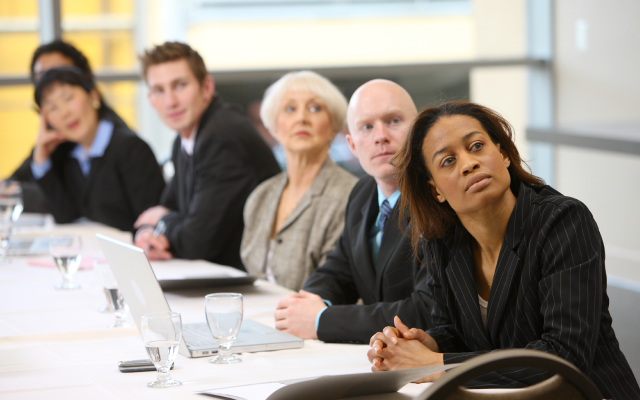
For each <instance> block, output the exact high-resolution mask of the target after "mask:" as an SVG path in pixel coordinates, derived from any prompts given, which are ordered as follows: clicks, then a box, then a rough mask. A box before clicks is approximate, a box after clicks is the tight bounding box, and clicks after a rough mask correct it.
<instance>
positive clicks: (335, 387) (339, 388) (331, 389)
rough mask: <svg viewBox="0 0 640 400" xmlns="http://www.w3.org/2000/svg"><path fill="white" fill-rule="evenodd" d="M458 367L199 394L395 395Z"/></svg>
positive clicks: (258, 397)
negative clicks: (424, 379)
mask: <svg viewBox="0 0 640 400" xmlns="http://www.w3.org/2000/svg"><path fill="white" fill-rule="evenodd" d="M458 365H460V364H448V365H439V366H435V367H423V368H412V369H403V370H400V371H388V372H369V373H364V374H348V375H330V376H321V377H318V378H310V379H308V380H307V379H305V380H303V381H300V380H298V381H295V382H296V383H290V384H287V382H286V381H282V382H270V383H262V384H256V385H247V386H237V387H231V388H224V389H214V390H209V391H206V392H200V393H199V394H202V395H205V396H211V397H215V398H218V399H229V400H298V399H307V400H332V399H343V398H348V397H355V396H365V395H370V394H380V393H391V392H396V391H398V390H399V389H400V388H402V387H403V386H404V385H406V384H408V383H410V382H413V381H415V380H417V379H420V378H423V377H425V376H429V375H431V374H435V373H437V372H441V371H446V370H448V369H451V368H454V367H457V366H458Z"/></svg>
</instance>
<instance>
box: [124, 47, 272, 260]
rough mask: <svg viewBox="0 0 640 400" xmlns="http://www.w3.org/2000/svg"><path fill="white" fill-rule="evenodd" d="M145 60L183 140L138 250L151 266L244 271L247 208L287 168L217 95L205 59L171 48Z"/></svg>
mask: <svg viewBox="0 0 640 400" xmlns="http://www.w3.org/2000/svg"><path fill="white" fill-rule="evenodd" d="M140 60H141V62H142V75H143V78H144V80H145V81H146V83H147V85H148V87H149V93H148V98H149V102H150V103H151V105H152V107H153V108H154V109H155V110H156V111H157V112H158V116H159V117H160V118H161V119H162V121H163V122H164V123H165V124H166V125H167V126H169V127H170V128H172V129H174V130H176V131H177V132H178V137H177V138H176V140H175V142H174V144H173V155H172V161H173V164H174V167H175V175H174V177H173V179H172V180H171V182H170V183H169V185H168V186H167V188H166V189H165V192H164V193H163V195H162V199H161V201H160V205H158V206H155V207H152V208H150V209H148V210H147V211H145V212H143V213H142V214H141V215H140V217H139V218H138V220H137V221H136V223H135V227H136V228H139V229H138V231H137V233H136V236H135V244H136V246H138V247H141V248H143V249H145V251H146V252H147V256H148V257H149V259H151V260H158V259H168V258H171V257H177V258H186V259H204V260H208V261H211V262H215V263H218V264H222V265H229V266H232V267H235V268H238V269H241V270H244V267H243V266H242V262H241V260H240V242H241V239H242V231H243V228H244V224H243V220H242V211H243V207H244V203H245V201H246V199H247V197H248V196H249V194H250V193H251V191H253V189H254V188H255V187H256V186H257V185H258V184H259V183H260V182H262V181H264V180H265V179H267V178H270V177H271V176H273V175H275V174H277V173H278V172H280V168H279V167H278V164H277V162H276V160H275V158H274V156H273V154H272V153H271V150H270V149H269V147H268V146H267V145H266V144H265V143H264V141H263V140H262V139H261V138H260V136H259V135H258V133H257V132H256V130H255V129H254V128H253V126H252V124H251V121H250V120H249V119H248V118H247V117H246V116H245V115H244V114H243V113H241V112H240V111H238V110H237V109H235V108H233V107H231V106H229V105H227V104H225V103H224V102H223V101H222V100H221V99H220V98H219V97H218V96H217V95H216V93H215V84H214V81H213V78H212V77H211V76H210V75H208V74H207V70H206V67H205V65H204V61H203V60H202V57H201V56H200V55H199V54H198V52H196V51H195V50H193V49H192V48H191V47H189V46H188V45H186V44H184V43H178V42H167V43H164V44H162V45H159V46H156V47H154V48H152V49H151V50H148V51H146V52H145V53H144V54H143V55H142V56H140Z"/></svg>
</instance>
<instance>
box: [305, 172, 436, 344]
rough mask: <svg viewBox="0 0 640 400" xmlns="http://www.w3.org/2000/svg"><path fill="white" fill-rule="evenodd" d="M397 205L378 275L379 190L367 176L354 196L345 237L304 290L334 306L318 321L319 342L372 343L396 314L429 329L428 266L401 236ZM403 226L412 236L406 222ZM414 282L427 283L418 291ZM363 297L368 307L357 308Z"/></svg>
mask: <svg viewBox="0 0 640 400" xmlns="http://www.w3.org/2000/svg"><path fill="white" fill-rule="evenodd" d="M398 205H399V204H397V205H396V208H395V209H394V211H393V213H392V214H391V216H390V218H389V220H388V221H387V223H386V225H385V232H384V235H383V236H382V242H381V244H380V249H379V253H378V266H377V267H378V268H377V270H378V271H380V272H379V273H376V268H375V267H374V265H373V262H372V259H371V250H370V245H369V232H370V231H371V228H372V226H373V224H374V223H375V221H376V218H377V216H378V212H379V207H378V192H377V185H376V182H375V180H374V179H373V178H372V177H370V176H367V177H364V178H362V179H360V181H359V182H358V183H357V184H356V186H355V187H354V188H353V190H352V191H351V194H350V196H349V203H348V204H347V210H346V214H345V226H344V231H343V233H342V236H341V237H340V240H339V241H338V244H337V245H336V248H335V249H334V251H333V252H332V253H331V254H329V256H328V257H327V260H326V262H325V263H324V264H323V265H322V266H320V267H319V268H318V269H317V270H316V271H315V272H314V273H313V274H312V275H311V276H310V277H309V279H307V282H306V283H305V285H304V290H307V291H309V292H312V293H316V294H318V295H320V296H321V297H322V298H323V299H325V300H329V301H331V302H332V303H333V305H332V306H331V307H329V308H327V309H326V310H325V311H324V312H323V313H322V315H321V317H320V321H319V325H318V332H317V333H318V338H319V339H320V340H323V341H325V342H351V343H369V339H370V338H371V336H373V334H375V333H376V332H379V331H381V330H382V329H383V328H384V327H385V326H387V325H393V317H394V316H396V315H398V316H399V317H400V318H401V319H402V321H403V322H404V323H405V324H408V325H409V326H415V327H419V328H422V329H427V328H429V327H431V318H430V310H431V299H430V297H429V296H428V294H427V288H426V267H424V266H422V265H421V264H420V263H419V262H418V261H417V260H416V259H415V257H414V256H413V251H412V249H411V243H410V240H409V238H408V237H407V236H406V235H405V234H404V233H403V232H401V231H400V228H399V224H398ZM403 226H404V227H405V229H407V231H408V225H407V223H406V222H404V223H403ZM415 282H422V283H423V284H421V285H418V287H414V283H415ZM359 298H362V301H363V303H364V305H356V304H355V303H356V301H358V299H359Z"/></svg>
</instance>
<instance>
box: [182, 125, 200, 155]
mask: <svg viewBox="0 0 640 400" xmlns="http://www.w3.org/2000/svg"><path fill="white" fill-rule="evenodd" d="M197 134H198V127H197V126H196V127H195V128H193V131H191V135H189V138H188V139H185V138H183V137H182V136H180V146H181V147H182V150H184V152H185V153H187V154H188V155H190V156H192V155H193V149H194V148H195V147H196V135H197Z"/></svg>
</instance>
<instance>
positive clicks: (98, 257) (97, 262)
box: [93, 254, 113, 313]
mask: <svg viewBox="0 0 640 400" xmlns="http://www.w3.org/2000/svg"><path fill="white" fill-rule="evenodd" d="M103 265H107V266H108V264H107V260H106V259H105V258H104V256H103V255H102V254H94V255H93V272H94V273H95V274H96V282H97V283H98V287H99V288H100V289H103V288H104V279H103V277H102V275H103V271H102V269H103V268H104V267H103ZM109 302H110V301H109V298H108V297H107V301H106V302H105V303H104V304H103V305H102V307H100V308H98V312H99V313H111V312H113V310H112V309H111V308H109Z"/></svg>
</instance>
